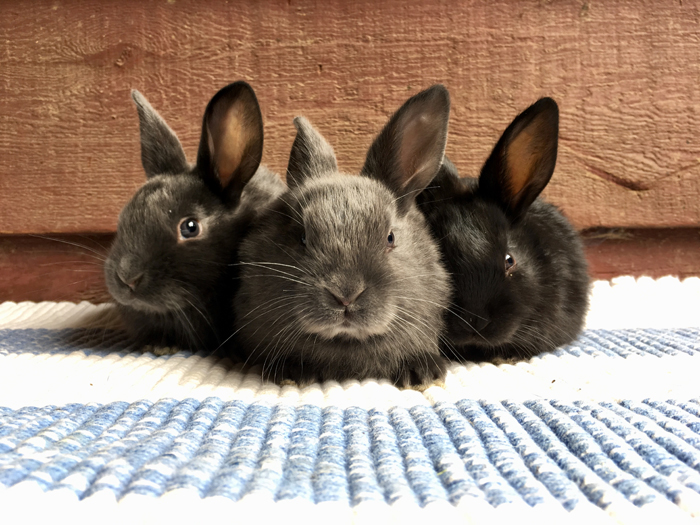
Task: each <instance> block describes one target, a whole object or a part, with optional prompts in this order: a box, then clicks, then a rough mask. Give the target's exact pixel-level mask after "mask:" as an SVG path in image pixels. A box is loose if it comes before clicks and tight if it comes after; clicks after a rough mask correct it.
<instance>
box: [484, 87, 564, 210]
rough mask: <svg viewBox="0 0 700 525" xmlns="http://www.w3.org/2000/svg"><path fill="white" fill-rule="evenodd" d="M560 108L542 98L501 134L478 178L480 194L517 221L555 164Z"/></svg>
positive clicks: (548, 178)
mask: <svg viewBox="0 0 700 525" xmlns="http://www.w3.org/2000/svg"><path fill="white" fill-rule="evenodd" d="M558 136H559V108H558V107H557V103H556V102H554V100H552V99H551V98H542V99H540V100H538V101H537V102H535V103H534V104H533V105H532V106H530V107H529V108H527V109H526V110H525V111H523V112H522V113H521V114H520V115H518V116H517V117H516V118H515V120H514V121H513V122H512V123H511V124H510V126H508V128H507V129H506V130H505V131H504V132H503V135H502V136H501V138H500V140H499V141H498V143H497V144H496V146H495V147H494V148H493V151H492V152H491V155H490V156H489V158H488V160H487V161H486V163H485V164H484V167H483V168H482V170H481V175H480V176H479V192H480V193H481V194H482V195H484V196H485V197H487V198H489V199H491V200H494V201H496V202H497V203H498V204H499V205H500V206H501V207H502V208H503V210H504V211H505V212H506V214H507V215H508V216H509V217H510V219H511V220H513V221H517V220H518V219H519V218H521V217H522V216H523V215H524V214H525V212H527V210H528V208H529V207H530V205H531V204H532V203H533V201H534V200H535V199H536V198H537V196H538V195H539V194H540V193H541V192H542V190H543V189H544V188H545V186H547V183H548V182H549V180H550V179H551V178H552V173H553V172H554V166H555V164H556V162H557V141H558Z"/></svg>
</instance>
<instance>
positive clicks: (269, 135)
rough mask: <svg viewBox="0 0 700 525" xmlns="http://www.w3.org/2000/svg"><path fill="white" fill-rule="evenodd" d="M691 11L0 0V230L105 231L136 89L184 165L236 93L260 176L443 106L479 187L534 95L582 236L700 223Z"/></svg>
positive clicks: (122, 195)
mask: <svg viewBox="0 0 700 525" xmlns="http://www.w3.org/2000/svg"><path fill="white" fill-rule="evenodd" d="M698 56H700V13H699V9H698V4H697V3H696V2H686V1H683V2H681V1H673V2H671V1H666V0H664V1H652V0H619V1H615V2H589V1H585V0H579V1H569V0H562V1H557V2H552V1H548V0H531V1H523V2H517V3H516V2H511V1H508V0H496V1H486V0H479V1H477V0H472V1H459V2H457V1H455V2H448V1H445V0H429V1H424V0H382V1H371V0H359V1H355V2H345V1H344V0H326V1H324V2H317V1H313V0H270V1H265V2H262V1H253V0H248V1H234V0H231V1H228V2H224V1H215V0H207V1H202V2H189V1H182V0H168V1H165V0H162V1H159V2H151V1H144V2H136V1H116V0H108V1H103V0H80V1H77V0H75V1H69V0H43V1H18V2H9V1H2V2H0V71H2V74H1V75H0V199H1V204H0V233H2V232H4V233H30V232H44V233H47V232H64V233H67V232H110V231H113V230H114V229H115V226H116V219H117V215H118V212H119V210H120V209H121V207H122V206H123V204H124V203H125V202H126V201H127V200H128V199H129V197H130V196H131V195H132V193H133V192H134V190H135V189H136V188H137V187H138V186H139V185H140V184H141V183H142V181H143V172H142V169H141V166H140V162H139V141H138V122H137V117H136V111H135V108H134V107H133V104H132V103H131V100H130V98H129V90H130V89H131V88H138V89H139V90H141V91H142V92H143V93H144V94H145V95H146V97H147V98H148V99H149V100H150V102H151V103H152V104H153V106H154V107H155V108H156V109H158V110H159V111H160V112H161V114H162V115H163V116H164V117H165V118H166V120H167V121H168V123H169V124H170V125H171V127H172V128H173V129H174V130H175V131H176V132H177V133H178V135H179V137H180V139H181V141H182V143H183V145H184V147H185V150H186V152H187V154H188V156H189V158H190V160H193V159H194V155H195V153H196V148H197V141H198V139H199V134H200V129H199V126H200V123H201V116H202V113H203V111H204V107H205V105H206V103H207V101H208V99H209V98H210V97H211V96H212V95H213V94H214V93H215V92H216V91H217V89H219V88H220V87H222V86H223V85H225V84H227V83H228V82H230V81H233V80H237V79H245V80H247V81H249V82H250V83H251V84H252V85H253V86H254V88H255V89H256V92H257V94H258V97H259V100H260V102H261V105H262V110H263V114H264V117H265V125H266V128H265V132H266V139H265V153H264V162H265V163H266V164H268V165H269V166H270V167H271V168H273V169H274V170H277V171H279V172H283V171H284V170H285V168H286V163H287V158H288V152H289V148H290V146H291V144H292V139H293V136H294V128H293V126H292V118H293V117H294V116H295V115H298V114H304V115H306V116H307V117H308V118H309V119H310V120H311V121H312V122H313V123H314V124H315V125H316V126H317V127H318V129H319V130H320V131H321V132H322V133H323V134H324V135H325V136H326V137H327V138H328V140H329V142H330V143H331V144H332V145H333V146H334V148H335V150H336V153H337V155H338V160H339V165H340V167H341V169H344V170H346V171H350V172H352V171H356V170H357V169H358V168H359V167H360V166H361V164H362V161H363V159H364V155H365V152H366V150H367V147H368V145H369V144H370V142H371V140H372V137H373V136H374V135H375V134H376V133H377V132H378V131H379V129H380V128H381V127H382V126H383V124H384V123H385V122H386V119H387V117H388V116H389V115H390V114H391V113H392V112H393V111H394V110H395V109H396V108H398V106H399V105H400V104H401V103H402V102H403V101H404V100H405V99H406V98H407V97H408V96H410V95H412V94H414V93H416V92H417V91H419V90H420V89H422V88H425V87H427V86H429V85H430V84H432V83H435V82H442V83H444V84H445V85H446V86H447V87H448V88H449V90H450V93H451V95H452V117H451V124H450V137H449V142H448V150H447V151H448V154H449V155H450V157H451V158H452V159H453V160H454V162H455V163H456V165H457V166H458V167H459V168H460V170H461V171H462V173H463V174H465V175H474V174H476V173H477V172H478V169H479V167H480V165H481V163H482V162H483V161H484V160H485V159H486V157H487V156H488V153H489V151H490V148H491V147H492V145H493V144H494V143H495V141H496V140H497V138H498V136H499V134H500V132H501V131H502V130H503V129H505V127H506V126H507V124H508V123H509V122H510V121H511V120H512V118H514V117H515V115H516V114H517V113H518V112H519V111H521V110H523V109H524V108H525V107H527V105H529V104H530V103H532V102H533V101H534V100H536V99H537V98H539V97H541V96H544V95H548V96H552V97H553V98H555V99H556V100H557V101H558V103H559V105H560V109H561V128H560V129H561V132H560V135H561V142H560V154H559V160H558V167H557V170H556V172H555V175H554V178H553V180H552V183H551V185H550V187H548V188H547V190H546V194H547V195H548V197H549V198H550V200H552V201H554V202H555V203H557V204H559V205H560V206H561V207H562V208H563V209H564V211H565V212H566V213H567V215H568V216H569V217H570V218H571V219H572V220H573V222H574V223H575V224H576V225H577V226H578V227H579V228H588V227H593V226H625V227H646V226H667V227H671V226H673V227H678V226H697V225H699V224H700V198H699V197H700V134H699V133H697V127H698V114H699V113H700V83H699V82H698V79H699V78H700V61H699V60H698Z"/></svg>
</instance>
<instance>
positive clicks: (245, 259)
mask: <svg viewBox="0 0 700 525" xmlns="http://www.w3.org/2000/svg"><path fill="white" fill-rule="evenodd" d="M448 118H449V94H448V93H447V90H446V89H445V88H444V87H443V86H440V85H437V86H433V87H431V88H430V89H428V90H426V91H423V92H421V93H419V94H417V95H415V96H414V97H412V98H411V99H409V100H408V101H407V102H406V103H405V104H404V105H403V106H402V107H401V108H400V109H399V110H398V111H397V112H396V113H395V114H394V115H393V116H392V118H391V120H390V121H389V123H388V124H387V125H386V127H385V128H384V129H383V130H382V132H381V133H380V134H379V136H378V137H377V138H376V140H375V141H374V143H373V144H372V146H371V147H370V149H369V152H368V154H367V159H366V161H365V165H364V167H363V169H362V173H361V176H351V175H347V174H343V173H341V172H339V171H338V168H337V164H336V159H335V155H334V153H333V150H332V148H331V147H330V146H329V145H328V143H327V142H326V141H325V139H324V138H323V137H322V136H321V135H320V134H319V133H318V132H317V131H316V130H315V129H314V128H313V127H312V126H311V125H310V124H309V122H308V121H307V120H306V119H304V118H302V117H297V118H296V119H295V120H294V124H295V126H296V128H297V136H296V139H295V141H294V145H293V146H292V151H291V155H290V160H289V166H288V168H287V183H288V185H289V188H290V189H289V192H287V193H285V194H284V195H282V196H281V197H280V198H278V199H277V200H276V202H275V203H274V204H272V205H271V210H270V212H269V213H267V214H266V215H264V216H263V217H262V218H261V220H260V221H258V222H257V224H256V225H255V226H254V227H253V228H252V229H251V232H250V234H249V235H248V237H247V238H246V239H245V240H244V241H243V243H242V244H241V248H240V260H241V265H242V268H241V287H240V291H239V293H238V294H237V295H236V298H235V316H236V323H237V327H236V328H237V330H238V331H239V333H238V335H239V338H238V342H239V345H241V348H242V350H243V351H244V353H245V354H246V355H247V358H248V360H249V361H250V362H254V363H261V364H262V365H263V374H264V375H266V376H268V377H271V378H273V379H276V380H279V379H282V378H287V379H293V380H295V381H297V382H299V383H301V384H303V383H306V382H309V381H313V380H331V379H332V380H343V379H350V378H353V379H364V378H369V377H373V378H388V379H389V380H391V381H393V382H394V383H395V384H397V385H400V386H409V385H418V384H425V383H429V382H432V381H433V380H435V379H440V378H443V377H444V374H445V365H446V361H445V360H444V359H443V358H442V357H441V356H440V349H439V337H440V334H441V331H442V330H443V310H444V309H445V308H446V307H447V306H448V304H449V299H450V286H449V284H448V276H447V273H446V271H445V269H444V267H443V266H442V263H441V262H440V255H439V251H438V247H437V244H436V243H435V241H434V240H433V239H432V237H431V235H430V230H429V229H428V226H427V223H426V221H425V219H424V217H423V215H422V214H421V213H420V212H419V211H418V209H417V207H416V205H415V198H416V195H418V193H420V192H421V191H422V190H423V189H424V188H425V187H426V186H427V185H428V184H429V183H430V181H431V180H432V179H433V177H434V176H435V174H436V173H437V171H438V169H439V168H440V165H441V163H442V158H443V153H444V150H445V142H446V140H447V123H448Z"/></svg>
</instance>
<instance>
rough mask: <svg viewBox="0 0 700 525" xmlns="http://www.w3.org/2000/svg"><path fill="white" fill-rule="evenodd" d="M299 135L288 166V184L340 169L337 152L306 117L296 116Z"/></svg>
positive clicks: (291, 185)
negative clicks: (336, 157) (336, 156)
mask: <svg viewBox="0 0 700 525" xmlns="http://www.w3.org/2000/svg"><path fill="white" fill-rule="evenodd" d="M294 126H295V127H296V128H297V136H296V138H295V139H294V144H292V151H291V153H290V154H289V164H288V166H287V184H288V185H289V186H290V187H294V186H299V185H300V184H301V183H302V182H303V181H304V179H306V178H307V177H316V176H318V175H323V174H324V173H332V172H334V171H338V163H337V162H336V160H335V153H334V152H333V148H332V147H331V145H330V144H328V142H326V139H324V138H323V136H322V135H321V134H320V133H319V132H318V131H316V130H315V129H314V127H313V126H312V125H311V123H310V122H309V121H308V120H306V119H305V118H304V117H296V118H295V119H294Z"/></svg>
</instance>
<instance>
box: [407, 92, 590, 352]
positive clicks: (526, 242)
mask: <svg viewBox="0 0 700 525" xmlns="http://www.w3.org/2000/svg"><path fill="white" fill-rule="evenodd" d="M558 129H559V110H558V108H557V104H556V103H555V102H554V101H553V100H552V99H551V98H543V99H541V100H539V101H538V102H536V103H535V104H533V105H532V106H530V107H529V108H528V109H526V110H525V111H524V112H523V113H521V114H520V115H519V116H518V117H517V118H516V119H515V120H514V121H513V122H512V123H511V125H510V126H508V128H507V129H506V130H505V132H504V133H503V136H501V138H500V140H499V141H498V143H497V144H496V146H495V148H494V149H493V152H492V153H491V156H490V157H489V158H488V160H487V161H486V164H484V167H483V168H482V170H481V175H480V176H479V178H478V179H471V178H464V179H460V178H459V175H458V174H457V171H456V169H455V167H454V165H453V164H452V163H451V162H449V161H448V160H447V159H446V160H445V162H444V164H443V166H442V168H441V169H440V172H439V174H438V175H437V177H436V178H435V180H434V181H433V183H432V184H431V186H430V187H429V188H428V189H427V190H426V191H424V192H423V193H422V194H421V195H419V197H418V203H419V206H420V208H421V210H422V211H423V212H424V213H425V216H426V218H427V219H428V222H429V223H430V227H431V229H432V232H433V235H434V236H435V238H436V239H439V240H440V246H441V250H442V255H443V260H444V261H445V264H446V265H447V268H448V270H449V271H450V272H451V274H452V281H453V285H454V288H455V295H454V297H453V299H452V305H451V307H450V309H449V311H447V312H446V313H445V320H446V323H447V339H449V341H450V344H449V345H446V346H445V348H444V351H445V352H446V353H448V354H453V353H456V356H457V357H460V358H465V359H468V360H481V359H487V360H488V359H491V358H494V357H505V358H510V357H530V356H532V355H535V354H537V353H539V352H543V351H546V350H553V349H555V348H556V347H558V346H560V345H563V344H566V343H569V342H571V341H572V340H574V339H575V338H576V336H577V335H578V334H579V333H580V331H581V328H582V326H583V322H584V316H585V315H586V312H587V309H588V285H589V279H588V274H587V269H586V268H587V265H586V258H585V255H584V252H583V247H582V244H581V240H580V238H579V236H578V235H577V233H576V231H575V230H574V228H573V227H572V226H571V224H570V223H569V222H568V221H567V220H566V219H565V218H564V216H563V215H561V213H560V212H559V211H558V210H557V208H556V207H554V206H552V205H551V204H548V203H546V202H544V201H542V200H540V199H537V196H538V195H539V194H540V192H541V191H542V190H543V189H544V187H545V186H546V185H547V183H548V182H549V179H550V178H551V177H552V172H553V171H554V165H555V163H556V158H557V139H558V137H557V135H558Z"/></svg>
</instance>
